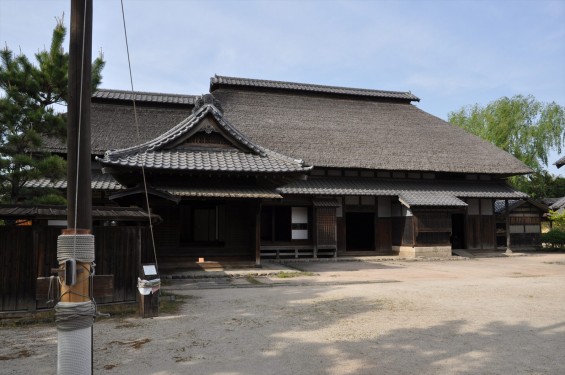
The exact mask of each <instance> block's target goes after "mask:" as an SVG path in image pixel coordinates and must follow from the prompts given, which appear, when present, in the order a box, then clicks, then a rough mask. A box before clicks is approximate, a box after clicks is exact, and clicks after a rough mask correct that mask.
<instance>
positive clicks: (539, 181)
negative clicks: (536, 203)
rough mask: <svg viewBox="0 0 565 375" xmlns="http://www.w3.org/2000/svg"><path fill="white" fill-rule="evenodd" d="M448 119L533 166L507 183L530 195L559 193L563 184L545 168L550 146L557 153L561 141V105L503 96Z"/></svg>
mask: <svg viewBox="0 0 565 375" xmlns="http://www.w3.org/2000/svg"><path fill="white" fill-rule="evenodd" d="M448 121H449V122H451V123H452V124H454V125H457V126H459V127H461V128H463V129H465V130H467V131H468V132H470V133H472V134H475V135H477V136H479V137H481V138H483V139H485V140H487V141H490V142H492V143H493V144H495V145H496V146H498V147H500V148H501V149H503V150H505V151H507V152H509V153H511V154H512V155H514V156H515V157H516V158H518V159H520V160H521V161H522V162H524V164H526V165H527V166H529V167H530V168H532V169H533V170H534V173H533V174H531V175H529V176H528V177H524V176H518V177H514V178H512V179H511V183H512V184H513V185H514V186H515V187H516V188H518V189H520V190H522V191H525V192H526V193H528V194H530V195H531V196H533V197H536V198H541V197H551V196H561V195H559V194H557V195H554V194H556V193H555V192H553V190H560V189H562V187H563V181H561V180H556V179H555V178H553V176H551V175H550V174H549V173H547V171H545V168H546V167H547V165H548V156H549V153H550V151H551V150H556V151H557V152H558V153H561V148H562V147H563V145H564V142H565V108H564V107H563V106H560V105H558V104H556V103H555V102H552V103H541V102H539V101H537V100H536V99H535V98H534V97H533V96H531V95H528V96H523V95H516V96H513V97H512V98H507V97H503V98H500V99H498V100H495V101H493V102H491V103H489V104H487V105H486V106H485V107H483V106H481V105H479V104H475V105H472V106H466V107H463V108H461V109H460V110H458V111H454V112H450V113H449V114H448Z"/></svg>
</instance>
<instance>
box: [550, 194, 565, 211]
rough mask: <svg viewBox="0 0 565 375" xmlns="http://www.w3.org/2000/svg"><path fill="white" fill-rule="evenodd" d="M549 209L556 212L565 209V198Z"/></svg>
mask: <svg viewBox="0 0 565 375" xmlns="http://www.w3.org/2000/svg"><path fill="white" fill-rule="evenodd" d="M549 208H550V209H551V210H554V211H555V210H560V209H562V208H565V197H562V198H560V199H559V200H558V201H557V202H555V203H553V204H552V205H551V206H550V207H549Z"/></svg>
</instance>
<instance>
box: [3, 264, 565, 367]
mask: <svg viewBox="0 0 565 375" xmlns="http://www.w3.org/2000/svg"><path fill="white" fill-rule="evenodd" d="M292 266H293V267H294V266H295V267H297V268H299V269H300V270H301V271H306V272H308V273H304V274H303V276H300V277H296V278H289V279H281V278H276V277H266V276H262V277H260V276H258V277H255V278H247V279H245V278H241V279H218V280H207V281H205V282H204V281H199V280H178V281H173V282H171V283H169V284H168V285H167V286H166V291H167V292H168V293H175V294H178V295H183V296H185V298H186V299H185V300H184V302H183V305H182V307H181V309H180V311H179V312H178V313H176V314H174V315H166V314H161V316H159V317H158V318H153V319H140V318H135V317H132V318H109V319H100V320H98V321H97V322H96V323H95V325H94V373H95V374H136V375H142V374H159V375H165V374H198V375H212V374H214V375H244V374H251V375H265V374H284V375H292V374H324V375H326V374H327V375H338V374H340V375H345V374H565V358H564V353H565V254H547V255H532V256H516V257H503V258H480V259H472V260H453V261H387V262H378V263H373V262H335V263H334V262H319V263H318V262H304V263H298V264H293V265H292ZM310 272H311V273H312V274H313V275H312V274H310ZM56 357H57V332H56V329H55V326H54V324H53V325H50V326H46V325H39V326H31V327H23V328H1V329H0V373H1V374H54V373H56V363H57V358H56Z"/></svg>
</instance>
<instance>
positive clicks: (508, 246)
mask: <svg viewBox="0 0 565 375" xmlns="http://www.w3.org/2000/svg"><path fill="white" fill-rule="evenodd" d="M504 212H505V215H504V216H505V217H506V252H507V253H511V252H512V250H511V249H510V213H509V212H508V199H505V200H504Z"/></svg>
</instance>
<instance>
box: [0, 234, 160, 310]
mask: <svg viewBox="0 0 565 375" xmlns="http://www.w3.org/2000/svg"><path fill="white" fill-rule="evenodd" d="M93 233H94V236H95V252H96V253H95V262H96V268H95V270H96V274H97V275H114V283H113V284H114V290H113V296H112V297H106V298H104V299H102V300H99V301H98V300H97V303H115V302H130V301H135V300H136V297H137V288H136V286H137V276H138V271H139V266H140V264H141V263H153V260H152V258H153V252H152V249H151V240H150V238H149V231H148V229H147V228H146V227H141V226H117V227H102V226H101V227H94V231H93ZM60 234H61V228H56V227H47V226H27V227H26V226H21V227H20V226H0V312H17V311H35V310H38V309H45V308H48V307H51V306H47V304H46V303H45V302H44V301H43V300H42V299H37V298H36V294H37V290H36V285H37V283H36V280H37V278H38V277H49V276H51V275H52V273H51V269H52V268H57V267H58V264H57V237H58V236H59V235H60ZM56 287H57V288H58V285H56Z"/></svg>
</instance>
